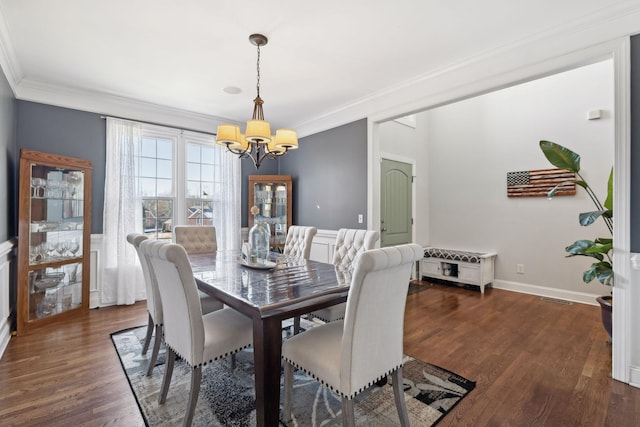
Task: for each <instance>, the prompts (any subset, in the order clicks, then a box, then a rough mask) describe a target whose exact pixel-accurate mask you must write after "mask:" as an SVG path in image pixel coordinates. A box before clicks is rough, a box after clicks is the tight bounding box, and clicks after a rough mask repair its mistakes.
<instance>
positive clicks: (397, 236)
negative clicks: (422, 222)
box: [380, 159, 413, 247]
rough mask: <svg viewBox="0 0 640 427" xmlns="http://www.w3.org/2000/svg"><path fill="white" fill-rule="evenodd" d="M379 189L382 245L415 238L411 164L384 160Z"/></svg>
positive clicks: (396, 243) (408, 241)
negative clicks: (413, 232) (413, 233)
mask: <svg viewBox="0 0 640 427" xmlns="http://www.w3.org/2000/svg"><path fill="white" fill-rule="evenodd" d="M381 175H382V176H381V179H380V182H381V185H382V188H381V189H380V203H381V206H380V246H381V247H385V246H395V245H401V244H403V243H410V242H411V240H412V228H413V219H412V218H411V203H412V191H411V184H412V182H413V178H412V176H413V173H412V166H411V165H410V164H408V163H401V162H396V161H394V160H387V159H382V164H381Z"/></svg>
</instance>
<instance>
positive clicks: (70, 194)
mask: <svg viewBox="0 0 640 427" xmlns="http://www.w3.org/2000/svg"><path fill="white" fill-rule="evenodd" d="M84 183H85V172H84V171H82V170H74V169H63V168H56V167H52V166H45V165H39V164H32V165H31V174H30V187H31V188H30V190H31V195H30V210H29V266H30V267H29V273H28V283H29V298H28V315H29V320H34V319H42V318H44V317H47V316H51V315H54V314H59V313H62V312H65V311H68V310H71V309H74V308H77V307H80V306H81V305H82V265H83V264H82V260H83V247H82V246H83V230H84V219H83V218H84Z"/></svg>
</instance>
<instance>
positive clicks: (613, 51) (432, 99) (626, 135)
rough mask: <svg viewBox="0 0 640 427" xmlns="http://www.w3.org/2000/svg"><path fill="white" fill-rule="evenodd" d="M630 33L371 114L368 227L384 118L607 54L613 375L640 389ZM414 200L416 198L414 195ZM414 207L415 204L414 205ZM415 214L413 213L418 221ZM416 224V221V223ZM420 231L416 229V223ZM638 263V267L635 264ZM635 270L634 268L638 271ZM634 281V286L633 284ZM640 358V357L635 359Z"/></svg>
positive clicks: (376, 214)
mask: <svg viewBox="0 0 640 427" xmlns="http://www.w3.org/2000/svg"><path fill="white" fill-rule="evenodd" d="M630 50H631V49H630V36H628V35H627V36H623V37H619V38H616V39H612V40H609V41H607V42H602V43H598V44H595V45H591V46H588V47H585V48H583V49H578V50H574V51H571V52H564V54H561V55H560V56H553V57H548V58H546V59H543V60H540V61H539V62H531V63H528V64H525V65H521V66H520V67H517V68H511V69H509V68H508V67H507V68H506V69H505V70H503V71H502V72H500V73H496V74H495V75H493V76H491V77H489V78H486V77H485V78H482V79H476V80H473V81H471V82H467V83H466V84H463V85H459V86H454V87H451V88H450V89H449V90H445V91H440V92H436V93H430V94H428V95H424V96H419V95H418V96H413V97H412V98H411V99H410V100H409V98H406V99H407V101H406V102H404V103H401V102H399V103H396V104H395V105H394V107H392V108H387V109H384V110H381V111H380V112H378V113H375V114H371V115H370V116H368V117H367V160H368V165H369V167H368V168H367V181H368V184H367V192H368V197H367V217H368V221H367V225H368V228H369V229H374V230H378V231H380V209H379V207H380V162H379V160H378V159H379V158H380V157H381V155H382V153H381V152H380V142H379V137H380V136H379V125H380V123H382V122H385V121H388V120H392V119H395V118H398V117H402V116H406V115H408V114H413V113H416V112H421V111H425V110H428V109H433V108H437V107H441V106H444V105H447V104H451V103H454V102H457V101H461V100H464V99H467V98H472V97H475V96H478V95H482V94H485V93H488V92H492V91H495V90H499V89H502V88H506V87H510V86H515V85H518V84H521V83H524V82H527V81H531V80H535V79H539V78H543V77H546V76H550V75H553V74H556V73H559V72H562V71H567V70H569V69H573V68H577V67H580V66H583V65H586V64H588V63H593V62H598V61H601V60H603V59H606V58H612V59H613V66H614V87H615V89H614V92H615V93H614V111H615V125H614V126H615V138H614V139H615V141H614V151H615V154H614V182H615V183H616V185H615V187H614V200H615V210H614V223H615V224H616V226H615V227H614V233H613V238H614V241H615V243H616V244H615V247H614V261H613V264H614V271H615V272H616V285H615V287H613V288H612V292H613V295H614V300H613V343H612V370H611V376H612V378H613V379H615V380H618V381H622V382H625V383H627V384H631V385H633V386H635V387H640V340H639V339H637V338H635V336H636V335H637V333H638V329H639V328H640V326H636V325H637V324H638V322H637V320H638V319H640V314H638V315H636V314H634V313H632V310H631V308H632V307H635V308H636V309H637V308H638V307H640V289H637V287H638V284H637V283H633V282H635V281H640V254H637V255H636V254H634V256H633V259H632V254H631V238H630V234H629V225H630V198H631V162H630V151H631V135H630V133H631V131H630V121H631V101H630V90H631V76H630V68H631V65H630V62H631V60H630V59H631V58H630ZM414 202H415V199H414ZM414 205H415V203H414ZM415 218H416V216H415V215H414V219H415ZM414 225H415V221H414ZM414 232H415V227H414ZM632 261H633V266H634V267H633V268H632ZM634 270H635V271H634ZM634 285H635V286H634ZM636 359H637V360H636Z"/></svg>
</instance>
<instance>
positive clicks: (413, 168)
mask: <svg viewBox="0 0 640 427" xmlns="http://www.w3.org/2000/svg"><path fill="white" fill-rule="evenodd" d="M383 160H391V161H394V162H400V163H406V164H409V165H411V220H412V222H411V241H412V242H415V241H416V226H415V218H416V185H415V180H416V178H417V174H416V161H415V159H412V158H410V157H406V156H401V155H399V154H394V153H388V152H381V153H380V157H379V159H378V183H379V184H378V209H377V210H378V222H377V227H375V228H372V227H371V225H370V224H367V226H368V227H367V228H368V229H369V230H372V229H373V230H377V231H378V233H380V236H381V238H382V232H381V231H380V207H381V203H382V200H380V186H381V185H382V180H381V178H382V176H381V174H382V168H381V167H380V165H381V164H382V161H383ZM367 217H369V218H371V214H370V213H369V214H367ZM379 245H380V241H378V242H376V246H379Z"/></svg>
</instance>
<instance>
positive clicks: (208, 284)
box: [189, 251, 350, 319]
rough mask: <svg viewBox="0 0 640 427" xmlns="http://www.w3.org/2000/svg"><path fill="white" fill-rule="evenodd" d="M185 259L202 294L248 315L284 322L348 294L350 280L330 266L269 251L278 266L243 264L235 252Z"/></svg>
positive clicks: (270, 256)
mask: <svg viewBox="0 0 640 427" xmlns="http://www.w3.org/2000/svg"><path fill="white" fill-rule="evenodd" d="M189 259H190V261H191V266H192V269H193V273H194V276H195V278H196V281H197V283H198V287H199V288H200V290H202V291H204V292H206V293H209V294H211V295H213V296H215V297H217V298H219V299H220V300H221V301H223V302H224V303H225V304H227V305H229V306H231V307H234V308H236V309H238V310H239V311H242V312H243V313H245V314H247V315H251V316H259V317H269V316H278V315H282V318H283V319H284V318H288V317H291V316H292V315H296V314H292V311H295V310H296V308H297V307H304V306H306V305H308V304H310V305H316V304H318V303H321V302H322V301H325V300H334V299H335V298H336V297H337V298H341V299H343V300H344V299H346V295H347V293H348V291H349V284H350V277H347V276H345V275H344V274H342V273H341V272H340V271H338V270H337V269H336V267H335V266H334V265H333V264H327V263H323V262H317V261H310V260H299V259H296V258H292V257H288V256H286V255H282V254H277V253H270V254H269V260H270V261H271V262H274V263H276V266H275V267H274V268H273V269H268V270H267V269H264V270H261V269H255V268H250V267H247V266H244V265H242V262H241V257H240V252H239V251H218V252H216V253H208V254H194V255H190V256H189ZM335 303H336V302H335V301H334V302H333V304H335ZM324 305H327V304H324ZM328 305H331V304H328ZM303 312H304V310H303ZM307 312H308V310H307Z"/></svg>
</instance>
